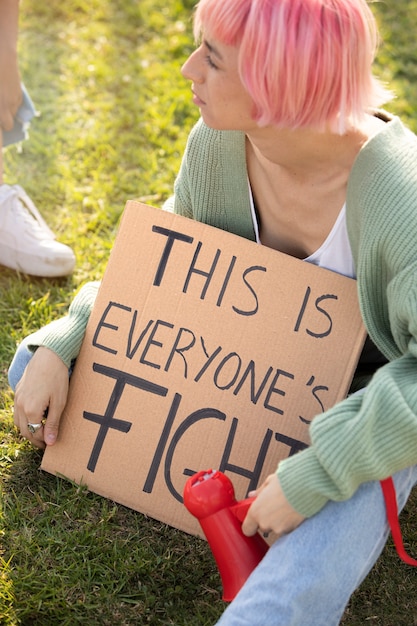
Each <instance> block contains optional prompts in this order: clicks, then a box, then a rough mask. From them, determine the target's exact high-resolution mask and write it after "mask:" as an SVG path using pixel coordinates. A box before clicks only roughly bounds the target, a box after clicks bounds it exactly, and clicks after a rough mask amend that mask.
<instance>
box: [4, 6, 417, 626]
mask: <svg viewBox="0 0 417 626" xmlns="http://www.w3.org/2000/svg"><path fill="white" fill-rule="evenodd" d="M192 5H193V2H192V0H184V2H181V1H180V0H170V1H168V2H163V1H162V0H154V1H153V2H151V1H150V0H141V1H140V2H136V1H133V0H111V1H110V0H89V1H88V2H87V1H86V0H69V1H68V2H61V0H49V1H48V2H36V1H35V0H25V2H24V3H22V5H21V11H22V12H21V37H20V59H21V70H22V75H23V78H24V80H25V83H26V84H27V86H28V88H29V90H30V92H31V95H32V97H33V99H34V101H35V104H36V107H37V108H38V109H39V110H40V111H41V115H40V117H39V118H37V119H36V120H35V121H34V122H33V124H32V128H31V137H30V141H29V142H26V143H24V144H23V145H22V147H21V150H17V149H16V148H13V147H12V148H9V149H8V150H7V151H6V153H5V170H6V172H5V173H6V179H7V180H8V181H9V182H11V183H13V182H18V183H20V184H22V185H23V186H24V187H25V188H26V189H27V191H28V192H29V194H30V195H31V196H32V197H33V199H34V200H35V201H36V203H37V204H38V206H39V208H40V209H41V210H42V212H43V214H44V215H45V217H46V218H47V221H48V222H49V223H50V225H51V227H52V228H53V229H54V230H55V231H56V232H57V233H58V234H59V237H60V239H61V240H62V241H64V242H66V243H68V244H69V245H71V246H72V247H73V248H74V250H75V252H76V255H77V268H76V271H75V273H74V275H73V276H71V277H69V278H67V279H62V280H52V281H47V280H40V279H38V280H36V279H32V278H28V277H25V276H18V275H17V274H15V273H14V272H12V271H8V270H6V269H4V268H0V308H1V327H0V338H1V340H0V367H1V373H2V376H1V380H0V415H1V421H0V433H1V438H0V440H1V451H0V473H1V483H0V489H1V502H0V506H1V509H0V560H1V561H0V572H1V574H0V624H1V625H2V626H3V625H4V626H17V625H23V626H32V625H35V626H37V625H38V626H56V625H68V626H72V625H77V624H88V626H94V625H107V624H109V625H110V624H112V625H113V626H122V625H123V626H124V625H130V624H132V625H133V624H135V625H137V624H153V625H158V624H161V625H168V624H175V625H176V626H182V625H184V626H203V625H206V624H207V625H209V624H213V623H214V622H215V621H216V619H217V617H218V616H219V615H220V614H221V612H222V610H223V607H224V605H223V603H222V601H221V584H220V580H219V576H218V573H217V571H216V568H215V566H214V562H213V559H212V556H211V553H210V551H209V549H208V546H207V545H206V544H205V543H204V542H203V541H201V540H200V539H197V538H194V537H189V536H187V535H184V534H183V533H181V532H179V531H176V530H174V529H172V528H169V527H167V526H165V525H163V524H161V523H159V522H156V521H154V520H152V519H149V518H146V517H145V516H143V515H141V514H139V513H136V512H134V511H132V510H129V509H126V508H124V507H122V506H120V505H117V504H115V503H114V502H111V501H109V500H106V499H104V498H101V497H99V496H97V495H95V494H92V493H89V492H87V491H86V490H85V489H83V488H80V487H78V486H76V485H73V484H71V483H69V482H67V481H64V480H61V479H59V478H56V477H53V476H50V475H49V474H45V473H43V472H40V471H39V469H38V468H39V465H40V460H41V453H40V452H39V451H37V450H34V449H32V448H31V446H30V445H29V444H28V443H27V442H25V441H23V440H21V439H20V438H19V436H18V434H17V432H16V431H15V429H14V427H13V422H12V417H11V413H12V402H13V398H12V394H11V392H10V390H9V389H8V386H7V382H6V371H7V366H8V364H9V362H10V360H11V358H12V355H13V353H14V350H15V347H16V343H17V342H18V341H20V339H21V338H22V337H23V336H25V335H26V334H28V333H29V332H31V331H32V330H34V329H36V328H38V327H39V326H40V325H43V324H45V323H47V322H49V321H51V320H52V319H54V318H56V317H59V316H60V315H62V313H63V312H65V310H66V309H67V307H68V305H69V302H70V301H71V300H72V297H73V295H74V292H75V291H76V290H77V289H78V288H79V286H80V285H81V284H83V283H84V282H85V281H87V280H93V279H97V278H100V277H101V276H102V273H103V271H104V268H105V266H106V262H107V258H108V255H109V251H110V249H111V246H112V243H113V240H114V237H115V234H116V232H117V225H118V220H119V217H120V214H121V212H122V210H123V207H124V205H125V202H126V201H127V200H128V199H130V198H140V199H142V200H143V201H145V202H148V203H149V204H153V205H155V206H160V205H161V203H162V202H163V200H164V199H165V198H166V197H167V196H168V195H169V194H170V192H171V189H172V184H173V180H174V177H175V174H176V172H177V170H178V167H179V163H180V158H181V154H182V151H183V148H184V145H185V141H186V137H187V134H188V132H189V130H190V128H191V127H192V125H193V123H194V121H195V120H196V119H197V111H196V110H195V108H194V106H193V105H192V103H191V98H190V89H189V85H187V83H186V81H185V80H184V79H182V77H181V75H180V72H179V69H180V66H181V64H182V63H183V61H184V60H185V59H186V57H187V54H188V53H189V52H190V51H191V50H192V47H193V44H192V37H191V24H190V14H191V7H192ZM374 9H375V12H376V14H377V17H378V20H379V23H380V26H381V31H382V35H383V39H384V44H383V46H382V47H381V50H380V53H379V57H378V60H379V65H378V72H379V74H380V76H381V77H382V78H383V79H384V80H386V81H389V82H390V83H391V84H392V85H393V87H394V88H395V90H396V92H397V95H398V97H397V99H396V100H395V101H394V102H393V103H391V104H390V106H389V109H390V110H392V111H393V112H395V113H398V114H400V115H401V116H402V118H403V119H404V121H406V122H407V123H408V124H409V125H410V127H411V128H412V129H413V130H414V131H417V80H416V78H417V76H416V74H417V64H416V61H415V32H416V30H417V2H416V1H414V0H386V2H384V3H378V4H375V5H374ZM416 501H417V499H416V497H414V498H413V499H412V500H411V501H410V502H409V504H408V507H407V510H406V511H405V512H404V513H403V515H402V518H401V523H402V528H403V533H404V536H405V537H406V543H407V547H408V549H409V551H410V552H412V553H413V554H417V516H416V514H415V506H416ZM415 584H416V572H415V571H414V570H413V569H411V568H409V567H407V566H405V565H403V564H402V563H401V562H400V561H399V559H398V558H397V556H396V553H395V551H394V549H393V547H392V546H391V545H388V546H387V548H386V550H385V552H384V554H383V557H382V558H381V560H380V561H379V563H378V565H377V566H376V567H375V569H374V570H373V572H372V573H371V575H370V576H369V577H368V579H367V580H366V581H365V582H364V584H363V585H362V587H361V588H360V589H359V590H358V591H357V592H356V593H355V595H354V596H353V598H352V601H351V603H350V605H349V607H348V609H347V612H346V615H345V617H344V619H343V625H344V626H360V625H361V626H362V625H364V624H368V623H369V624H373V625H375V626H413V625H416V624H417V619H416V617H415V616H416V615H417V599H416V595H415ZM306 626H308V625H306Z"/></svg>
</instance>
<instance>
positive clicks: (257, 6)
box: [194, 0, 392, 134]
mask: <svg viewBox="0 0 417 626" xmlns="http://www.w3.org/2000/svg"><path fill="white" fill-rule="evenodd" d="M206 32H207V33H209V37H211V38H214V39H216V40H218V41H219V42H221V43H223V44H225V45H230V46H238V47H239V73H240V78H241V80H242V83H243V85H244V86H245V88H246V90H247V91H248V93H249V95H250V96H251V98H252V100H253V102H254V111H253V117H254V119H255V120H256V121H257V123H258V124H259V125H260V126H267V125H274V126H278V127H281V128H284V127H285V128H290V129H296V128H307V127H310V128H313V129H316V130H324V129H326V128H328V129H330V130H331V131H332V132H336V133H340V134H343V133H344V132H346V130H348V129H349V128H351V127H352V126H354V125H355V124H359V123H360V122H361V121H362V120H363V118H364V115H365V114H366V113H367V112H369V111H371V110H372V109H373V108H375V107H378V106H380V105H381V104H383V103H384V102H387V101H388V100H390V99H391V98H392V95H391V94H390V93H389V92H388V91H386V90H385V89H384V88H383V87H382V85H381V84H380V83H379V81H378V80H377V79H376V78H375V77H374V76H373V74H372V63H373V61H374V57H375V52H376V49H377V44H378V33H377V28H376V24H375V20H374V18H373V14H372V12H371V10H370V8H369V6H368V4H367V2H366V0H200V2H199V3H198V5H197V7H196V11H195V15H194V35H195V37H196V39H197V40H198V39H200V38H201V37H202V36H203V37H204V34H205V33H206Z"/></svg>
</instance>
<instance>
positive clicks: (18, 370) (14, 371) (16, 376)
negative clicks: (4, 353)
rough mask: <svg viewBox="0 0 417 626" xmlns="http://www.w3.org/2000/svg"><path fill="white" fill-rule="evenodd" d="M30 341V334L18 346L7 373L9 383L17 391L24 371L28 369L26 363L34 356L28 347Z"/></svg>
mask: <svg viewBox="0 0 417 626" xmlns="http://www.w3.org/2000/svg"><path fill="white" fill-rule="evenodd" d="M29 341H30V335H29V336H28V337H26V338H25V339H23V341H22V343H21V344H20V345H19V346H18V348H17V350H16V352H15V355H14V357H13V360H12V362H11V364H10V367H9V371H8V373H7V375H8V378H9V385H10V387H11V388H12V389H13V391H15V389H16V385H17V383H18V382H19V380H20V379H21V378H22V376H23V372H24V371H25V369H26V365H27V364H28V363H29V361H30V359H31V358H32V356H33V352H31V351H30V350H29V349H28V347H27V346H28V343H29Z"/></svg>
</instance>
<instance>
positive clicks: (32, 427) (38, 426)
mask: <svg viewBox="0 0 417 626" xmlns="http://www.w3.org/2000/svg"><path fill="white" fill-rule="evenodd" d="M43 425H44V420H42V422H40V423H39V424H31V423H30V422H29V424H28V431H29V432H30V433H31V434H32V435H34V434H35V433H37V432H38V430H40V429H41V428H43Z"/></svg>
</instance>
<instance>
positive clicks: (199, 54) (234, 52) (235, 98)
mask: <svg viewBox="0 0 417 626" xmlns="http://www.w3.org/2000/svg"><path fill="white" fill-rule="evenodd" d="M238 52H239V50H238V48H236V47H234V46H226V45H225V44H222V43H220V42H218V41H217V40H215V39H211V38H210V37H209V34H208V33H206V37H204V39H203V41H202V43H201V45H200V46H199V48H197V50H195V51H194V52H193V53H192V54H191V56H190V57H189V58H188V60H187V61H186V62H185V63H184V65H183V67H182V70H181V71H182V74H183V76H185V78H187V79H189V80H190V81H191V82H192V85H191V90H192V92H193V94H194V97H193V102H194V104H196V105H197V106H198V107H199V108H200V112H201V117H202V118H203V120H204V122H205V123H206V124H207V126H209V127H210V128H214V129H217V130H243V131H247V130H250V129H251V128H254V127H257V125H256V122H255V121H254V120H253V118H252V114H251V113H252V110H253V102H252V99H251V97H250V96H249V94H248V93H247V91H246V89H245V88H244V86H243V84H242V82H241V80H240V77H239V73H238Z"/></svg>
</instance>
